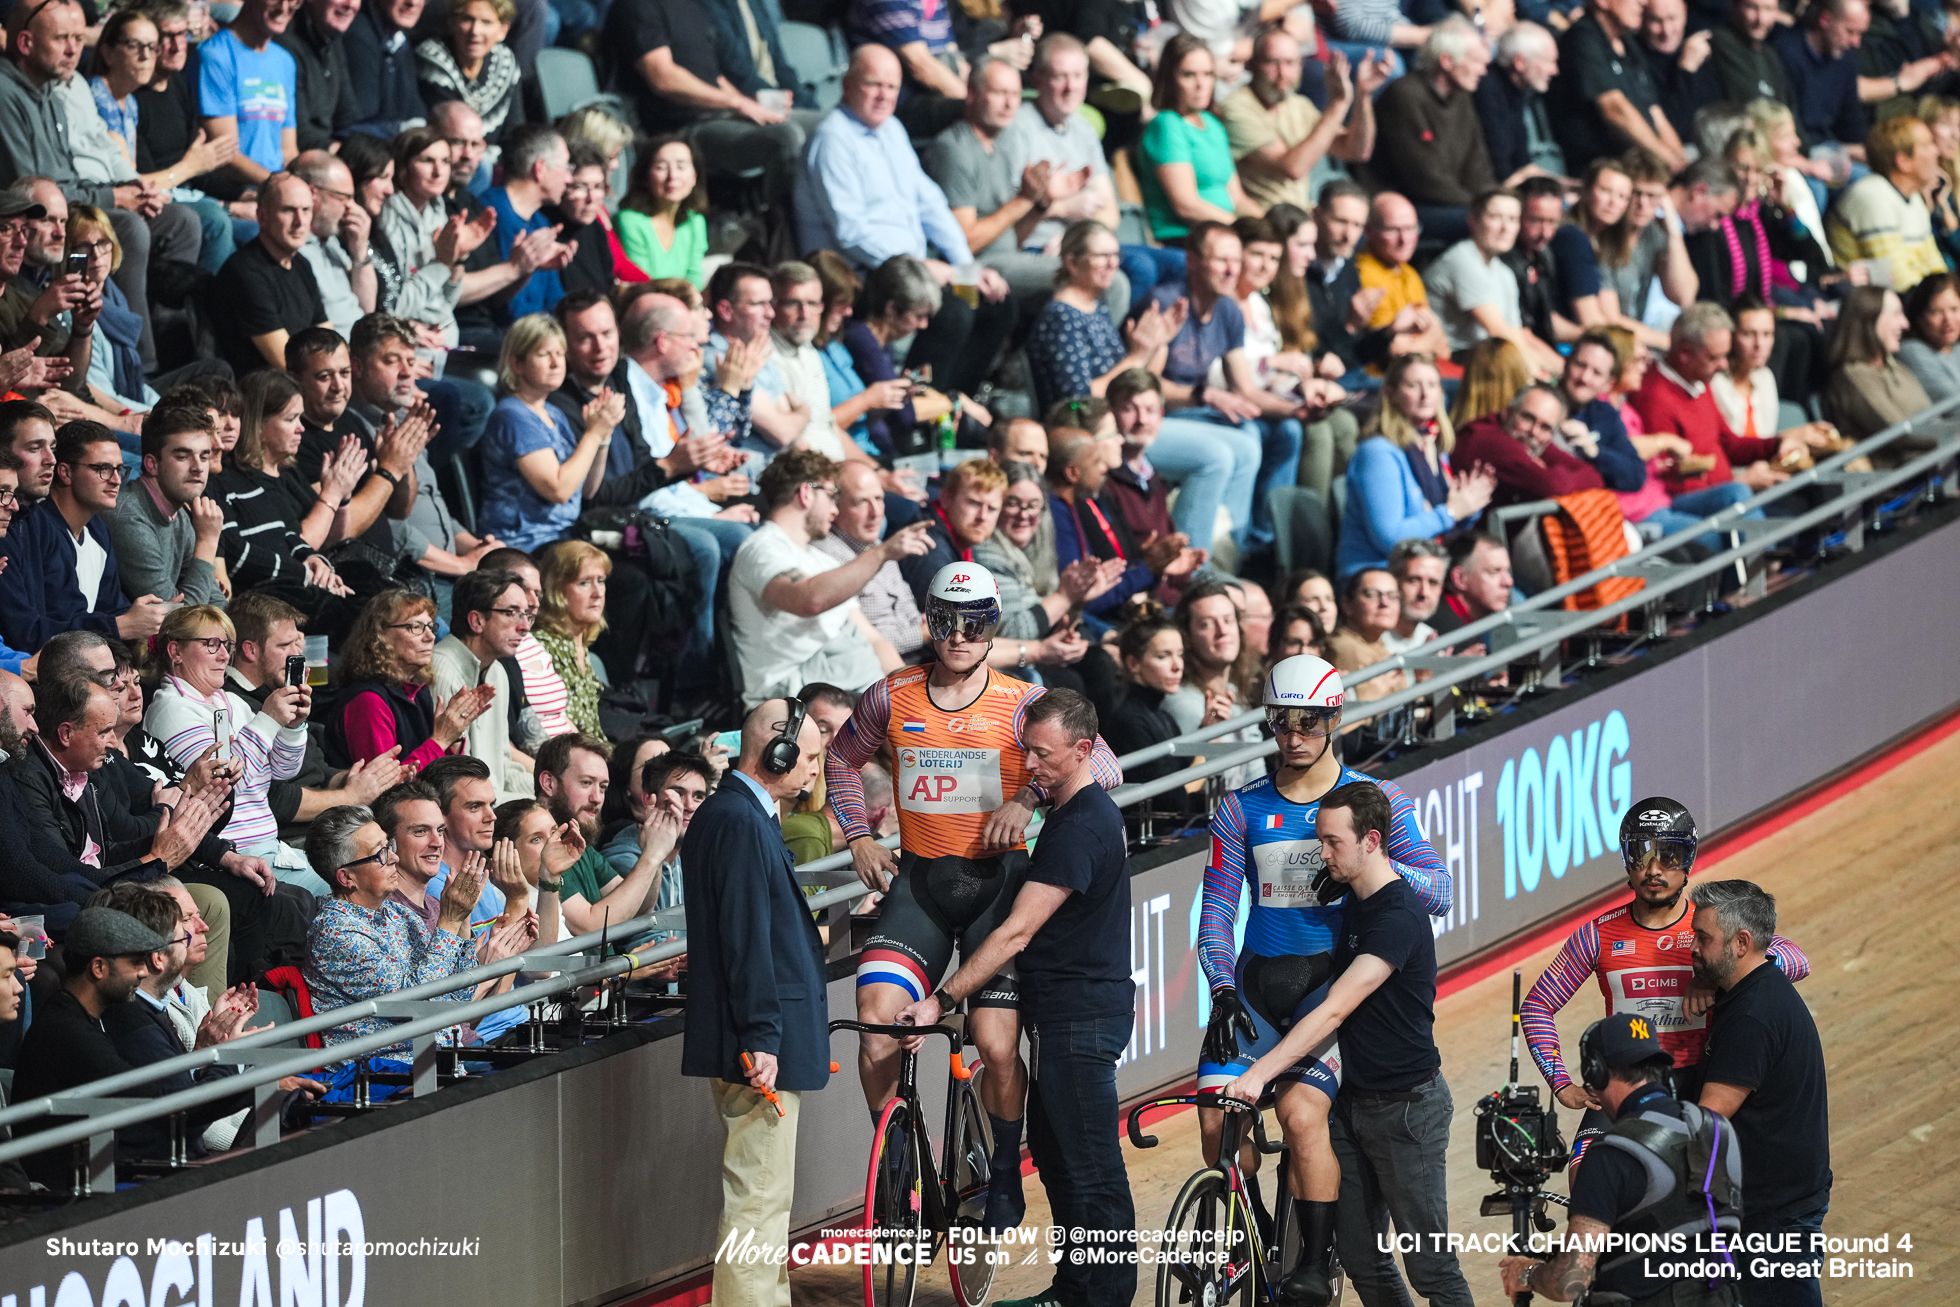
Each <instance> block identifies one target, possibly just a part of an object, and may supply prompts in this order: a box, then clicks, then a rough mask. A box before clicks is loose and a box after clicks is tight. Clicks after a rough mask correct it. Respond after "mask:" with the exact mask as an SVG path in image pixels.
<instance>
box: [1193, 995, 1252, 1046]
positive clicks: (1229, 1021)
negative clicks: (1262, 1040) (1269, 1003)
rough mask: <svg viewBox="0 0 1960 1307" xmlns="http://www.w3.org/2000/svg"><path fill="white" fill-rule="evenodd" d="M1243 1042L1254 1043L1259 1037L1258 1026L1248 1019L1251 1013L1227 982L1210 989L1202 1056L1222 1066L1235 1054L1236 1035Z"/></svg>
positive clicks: (1237, 1043)
mask: <svg viewBox="0 0 1960 1307" xmlns="http://www.w3.org/2000/svg"><path fill="white" fill-rule="evenodd" d="M1239 1035H1243V1036H1244V1037H1245V1042H1246V1043H1247V1044H1248V1045H1250V1044H1255V1043H1257V1042H1258V1040H1259V1027H1258V1026H1257V1025H1256V1024H1254V1022H1253V1020H1252V1013H1251V1012H1250V1011H1249V1010H1247V1008H1246V1005H1245V1004H1244V1003H1243V1002H1241V1001H1240V999H1239V991H1238V990H1237V989H1235V988H1233V987H1232V986H1230V985H1220V986H1219V987H1218V988H1217V989H1214V990H1212V991H1211V1026H1210V1027H1209V1028H1208V1029H1207V1030H1206V1031H1205V1044H1204V1049H1203V1050H1202V1058H1203V1060H1204V1061H1205V1062H1207V1063H1209V1064H1211V1065H1213V1066H1224V1065H1225V1064H1226V1063H1228V1062H1231V1061H1232V1060H1233V1059H1234V1058H1236V1057H1237V1056H1238V1055H1239V1041H1238V1036H1239Z"/></svg>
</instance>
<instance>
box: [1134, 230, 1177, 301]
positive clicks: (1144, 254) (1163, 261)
mask: <svg viewBox="0 0 1960 1307" xmlns="http://www.w3.org/2000/svg"><path fill="white" fill-rule="evenodd" d="M1118 262H1119V263H1120V265H1121V266H1122V269H1123V275H1124V276H1125V277H1128V278H1129V279H1130V304H1131V307H1135V306H1136V305H1139V304H1142V303H1143V301H1144V299H1145V297H1147V296H1148V295H1149V294H1150V292H1151V289H1152V288H1153V287H1156V286H1161V285H1163V284H1164V283H1165V282H1176V281H1183V280H1184V251H1183V250H1179V249H1164V248H1159V247H1158V246H1155V245H1125V246H1123V247H1122V254H1121V255H1120V256H1119V258H1118Z"/></svg>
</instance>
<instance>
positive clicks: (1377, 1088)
mask: <svg viewBox="0 0 1960 1307" xmlns="http://www.w3.org/2000/svg"><path fill="white" fill-rule="evenodd" d="M1393 823H1394V813H1393V811H1392V809H1391V808H1390V806H1389V800H1388V796H1387V795H1386V794H1383V793H1382V791H1381V788H1380V787H1379V786H1377V785H1376V784H1375V783H1374V782H1372V781H1351V782H1349V783H1348V784H1346V785H1343V786H1341V787H1340V788H1339V789H1337V790H1335V791H1334V792H1333V793H1331V794H1329V795H1327V796H1326V797H1325V798H1323V799H1321V801H1320V811H1319V813H1318V815H1317V816H1316V818H1315V821H1314V833H1315V834H1316V835H1317V836H1318V837H1319V839H1320V850H1321V853H1322V854H1323V855H1324V856H1325V858H1326V860H1327V870H1328V871H1329V872H1330V873H1332V875H1333V877H1334V879H1335V880H1338V881H1339V882H1341V884H1343V885H1346V886H1347V887H1348V891H1349V893H1348V903H1347V915H1346V920H1345V922H1344V923H1343V926H1342V929H1341V933H1340V935H1339V937H1338V938H1337V939H1336V941H1335V944H1334V981H1333V984H1332V986H1331V987H1330V988H1329V989H1328V992H1327V997H1326V998H1325V999H1323V1000H1322V1001H1321V1003H1320V1005H1319V1006H1318V1007H1316V1008H1314V1009H1313V1010H1312V1011H1310V1012H1307V1013H1305V1014H1304V1015H1302V1016H1301V1017H1299V1018H1298V1019H1297V1020H1296V1021H1295V1022H1294V1023H1293V1028H1292V1029H1291V1030H1289V1031H1288V1032H1287V1033H1286V1035H1285V1037H1284V1038H1282V1039H1281V1040H1280V1041H1279V1043H1278V1044H1277V1045H1275V1046H1274V1047H1273V1049H1272V1051H1271V1052H1269V1053H1267V1054H1265V1055H1264V1056H1263V1057H1261V1058H1260V1059H1259V1060H1258V1061H1256V1062H1254V1063H1253V1064H1252V1065H1251V1066H1250V1067H1249V1068H1247V1069H1246V1071H1245V1072H1244V1073H1243V1074H1241V1075H1240V1076H1239V1078H1238V1079H1236V1080H1234V1081H1232V1082H1231V1083H1230V1084H1228V1085H1226V1086H1225V1087H1224V1088H1223V1089H1222V1090H1220V1091H1219V1092H1221V1093H1223V1094H1226V1095H1229V1096H1230V1097H1232V1098H1237V1099H1240V1100H1242V1101H1244V1102H1247V1103H1257V1102H1258V1101H1259V1096H1260V1095H1261V1094H1262V1093H1264V1092H1265V1089H1266V1086H1267V1085H1268V1084H1270V1083H1272V1081H1273V1080H1274V1079H1275V1078H1277V1077H1279V1076H1280V1075H1282V1074H1283V1073H1285V1072H1286V1071H1287V1070H1288V1069H1289V1068H1290V1067H1292V1066H1293V1065H1294V1064H1295V1063H1296V1062H1298V1061H1300V1060H1301V1059H1302V1058H1304V1057H1306V1056H1308V1055H1309V1054H1311V1053H1312V1052H1313V1051H1314V1050H1315V1049H1316V1048H1318V1047H1319V1046H1320V1045H1321V1043H1322V1042H1323V1041H1325V1040H1326V1039H1327V1038H1328V1036H1330V1035H1332V1034H1333V1033H1334V1032H1335V1031H1336V1030H1339V1031H1341V1033H1342V1036H1343V1037H1342V1040H1341V1052H1342V1055H1343V1057H1344V1060H1345V1062H1346V1066H1345V1067H1343V1068H1342V1075H1341V1090H1340V1095H1339V1097H1337V1098H1336V1099H1335V1100H1334V1111H1333V1115H1332V1117H1331V1118H1330V1120H1329V1122H1328V1131H1329V1134H1330V1135H1331V1137H1332V1141H1333V1145H1334V1156H1335V1157H1336V1158H1338V1159H1339V1161H1340V1165H1341V1188H1340V1206H1339V1209H1338V1211H1337V1213H1336V1227H1335V1243H1336V1246H1337V1247H1338V1249H1339V1250H1340V1255H1341V1265H1342V1266H1343V1267H1345V1268H1346V1270H1347V1273H1348V1276H1349V1278H1350V1279H1352V1280H1353V1281H1354V1288H1355V1292H1356V1293H1357V1294H1358V1295H1359V1296H1360V1298H1361V1301H1362V1302H1364V1303H1377V1302H1396V1301H1407V1298H1406V1297H1405V1290H1404V1289H1403V1287H1402V1279H1401V1276H1400V1275H1399V1274H1398V1273H1397V1272H1396V1269H1395V1259H1394V1257H1393V1256H1392V1255H1391V1254H1389V1253H1387V1252H1383V1251H1381V1245H1380V1244H1379V1243H1378V1242H1377V1239H1378V1237H1379V1236H1381V1235H1385V1234H1387V1233H1388V1223H1389V1221H1390V1219H1391V1218H1392V1219H1393V1220H1394V1222H1395V1228H1396V1230H1397V1231H1398V1232H1401V1233H1404V1234H1412V1235H1416V1236H1418V1238H1419V1239H1420V1240H1421V1243H1422V1249H1421V1250H1420V1251H1415V1252H1410V1253H1407V1254H1405V1260H1406V1263H1407V1265H1408V1268H1409V1282H1410V1284H1412V1285H1413V1286H1414V1287H1415V1291H1416V1292H1417V1293H1419V1294H1421V1295H1422V1296H1423V1297H1424V1298H1426V1299H1428V1300H1429V1301H1430V1302H1432V1303H1439V1304H1440V1303H1448V1304H1451V1307H1471V1303H1472V1301H1473V1300H1472V1298H1471V1296H1470V1286H1469V1285H1468V1284H1467V1283H1465V1282H1464V1279H1463V1271H1462V1270H1461V1268H1460V1267H1459V1266H1458V1265H1457V1259H1456V1254H1455V1253H1454V1252H1450V1251H1447V1250H1446V1249H1438V1248H1436V1247H1435V1246H1434V1245H1433V1243H1432V1241H1431V1239H1430V1236H1431V1235H1432V1234H1443V1233H1445V1232H1447V1231H1448V1230H1449V1228H1450V1224H1449V1195H1448V1177H1447V1171H1446V1168H1445V1166H1444V1160H1443V1159H1444V1154H1445V1152H1446V1151H1447V1150H1448V1148H1449V1142H1450V1117H1451V1115H1452V1114H1453V1107H1452V1104H1451V1101H1450V1087H1449V1085H1448V1084H1447V1083H1446V1082H1445V1081H1444V1080H1443V1077H1442V1074H1441V1068H1442V1065H1443V1056H1442V1053H1441V1052H1440V1051H1439V1050H1438V1049H1437V1047H1436V1033H1435V1026H1436V937H1435V934H1434V932H1433V931H1432V930H1431V929H1430V926H1429V916H1428V914H1427V913H1426V912H1424V911H1423V908H1422V903H1421V901H1420V900H1419V899H1418V898H1417V897H1416V892H1415V890H1414V888H1412V887H1411V886H1410V884H1409V883H1408V881H1406V880H1404V879H1403V878H1402V876H1401V874H1400V873H1398V872H1397V871H1396V868H1395V864H1394V863H1393V862H1392V861H1390V859H1389V856H1388V853H1387V851H1386V850H1385V849H1384V848H1383V847H1382V846H1383V843H1384V841H1386V840H1387V838H1388V832H1389V829H1390V827H1391V826H1392V825H1393ZM1303 1269H1304V1268H1303ZM1289 1283H1291V1281H1289ZM1302 1287H1304V1281H1303V1282H1302ZM1286 1297H1287V1298H1288V1300H1289V1301H1299V1300H1300V1297H1301V1295H1296V1294H1293V1293H1289V1294H1287V1295H1286ZM1320 1301H1321V1302H1323V1303H1324V1302H1325V1301H1326V1298H1325V1297H1324V1296H1323V1297H1321V1298H1320Z"/></svg>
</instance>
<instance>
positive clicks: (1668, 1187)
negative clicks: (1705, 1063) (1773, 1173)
mask: <svg viewBox="0 0 1960 1307" xmlns="http://www.w3.org/2000/svg"><path fill="white" fill-rule="evenodd" d="M1593 1147H1595V1148H1612V1149H1616V1150H1618V1151H1620V1152H1623V1153H1626V1154H1627V1155H1628V1156H1630V1157H1632V1158H1633V1159H1634V1160H1635V1161H1637V1162H1639V1163H1640V1166H1641V1169H1642V1170H1644V1171H1645V1172H1646V1174H1647V1190H1646V1193H1645V1194H1643V1195H1642V1196H1641V1200H1640V1202H1639V1204H1638V1205H1637V1206H1635V1207H1634V1209H1633V1210H1632V1211H1629V1212H1623V1213H1621V1215H1620V1219H1619V1220H1617V1221H1615V1222H1614V1223H1613V1233H1614V1234H1632V1235H1643V1234H1650V1235H1667V1234H1681V1235H1685V1236H1687V1240H1688V1248H1687V1250H1686V1251H1684V1252H1681V1253H1673V1252H1668V1251H1664V1250H1663V1251H1652V1250H1649V1251H1633V1252H1627V1253H1617V1254H1614V1255H1612V1256H1609V1257H1605V1258H1602V1259H1601V1261H1600V1263H1599V1271H1598V1274H1597V1275H1596V1276H1595V1277H1594V1279H1593V1285H1592V1294H1591V1297H1590V1298H1589V1301H1591V1302H1594V1303H1599V1304H1601V1305H1602V1307H1611V1305H1612V1304H1615V1303H1619V1304H1631V1307H1691V1305H1692V1307H1724V1305H1726V1304H1733V1303H1735V1302H1737V1301H1738V1299H1737V1296H1736V1290H1735V1282H1734V1281H1733V1280H1730V1279H1721V1280H1718V1281H1716V1282H1714V1283H1713V1284H1710V1283H1708V1282H1706V1281H1703V1280H1699V1279H1694V1280H1689V1279H1675V1280H1669V1281H1658V1280H1655V1279H1650V1278H1649V1277H1648V1276H1647V1275H1646V1274H1645V1273H1644V1269H1643V1268H1644V1264H1645V1263H1646V1262H1648V1261H1652V1262H1656V1263H1659V1262H1690V1261H1706V1262H1719V1261H1721V1260H1722V1254H1721V1253H1719V1252H1710V1251H1707V1250H1706V1249H1707V1244H1708V1236H1709V1234H1710V1232H1711V1231H1720V1232H1721V1233H1722V1234H1724V1235H1733V1234H1735V1232H1736V1231H1737V1230H1739V1229H1741V1227H1742V1148H1741V1145H1740V1144H1739V1143H1737V1141H1736V1135H1735V1127H1734V1126H1732V1125H1730V1124H1729V1122H1728V1119H1727V1118H1726V1117H1723V1116H1721V1115H1719V1114H1717V1113H1714V1112H1710V1111H1708V1110H1707V1109H1705V1108H1702V1107H1699V1106H1697V1105H1695V1104H1693V1103H1682V1102H1677V1101H1676V1100H1675V1099H1673V1098H1670V1097H1666V1096H1664V1095H1659V1094H1654V1095H1650V1096H1648V1097H1647V1098H1646V1099H1645V1100H1644V1101H1643V1102H1641V1103H1640V1104H1639V1110H1638V1111H1636V1112H1635V1113H1633V1114H1632V1115H1631V1116H1626V1117H1622V1118H1621V1119H1620V1120H1618V1121H1615V1122H1614V1123H1613V1128H1612V1129H1610V1130H1608V1131H1607V1132H1606V1134H1605V1135H1604V1136H1602V1137H1601V1138H1600V1139H1599V1141H1598V1142H1597V1143H1595V1144H1594V1145H1593ZM1711 1163H1712V1165H1711ZM1711 1204H1712V1210H1713V1220H1712V1221H1711V1220H1710V1211H1711ZM1697 1240H1699V1241H1700V1244H1701V1250H1699V1251H1698V1250H1697V1249H1696V1241H1697ZM1734 1255H1736V1256H1740V1255H1741V1254H1734Z"/></svg>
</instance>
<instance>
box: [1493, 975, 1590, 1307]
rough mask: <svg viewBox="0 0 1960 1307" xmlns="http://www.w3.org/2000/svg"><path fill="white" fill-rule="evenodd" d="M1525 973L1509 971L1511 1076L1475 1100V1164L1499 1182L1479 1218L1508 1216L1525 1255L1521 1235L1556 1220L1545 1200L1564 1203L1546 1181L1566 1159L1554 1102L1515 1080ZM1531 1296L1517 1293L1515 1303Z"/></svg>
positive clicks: (1551, 1225)
mask: <svg viewBox="0 0 1960 1307" xmlns="http://www.w3.org/2000/svg"><path fill="white" fill-rule="evenodd" d="M1523 995H1524V973H1523V972H1521V971H1513V972H1512V973H1511V1078H1510V1080H1509V1082H1508V1083H1506V1084H1505V1085H1503V1086H1502V1087H1501V1088H1498V1089H1496V1090H1493V1091H1492V1092H1491V1093H1489V1094H1486V1095H1485V1096H1484V1097H1483V1098H1480V1099H1478V1100H1477V1165H1478V1167H1480V1168H1481V1169H1483V1170H1485V1171H1488V1172H1490V1178H1491V1179H1492V1180H1495V1181H1496V1182H1497V1183H1498V1184H1499V1185H1501V1186H1502V1188H1500V1189H1499V1190H1498V1191H1497V1192H1496V1193H1494V1194H1491V1195H1489V1196H1488V1197H1486V1198H1485V1199H1484V1201H1483V1205H1482V1206H1481V1207H1480V1208H1479V1209H1478V1212H1479V1214H1480V1215H1483V1216H1509V1217H1510V1218H1511V1235H1512V1238H1513V1239H1514V1240H1515V1241H1516V1250H1517V1251H1518V1252H1521V1253H1527V1254H1529V1253H1530V1248H1529V1245H1528V1243H1527V1241H1526V1235H1527V1234H1528V1233H1529V1227H1530V1226H1533V1225H1535V1226H1536V1227H1537V1228H1538V1229H1539V1230H1540V1231H1542V1232H1544V1233H1550V1232H1551V1231H1552V1230H1555V1229H1557V1228H1558V1223H1557V1222H1556V1221H1554V1220H1553V1219H1552V1218H1551V1217H1549V1216H1547V1215H1546V1214H1545V1204H1546V1203H1558V1204H1561V1205H1564V1204H1565V1202H1566V1200H1565V1199H1564V1198H1562V1197H1560V1196H1559V1195H1558V1194H1548V1193H1546V1192H1545V1182H1546V1181H1547V1180H1549V1179H1551V1178H1552V1176H1553V1174H1554V1173H1556V1172H1559V1171H1563V1170H1564V1169H1565V1164H1566V1162H1567V1161H1568V1160H1570V1159H1569V1156H1568V1154H1567V1153H1566V1148H1565V1139H1564V1138H1563V1136H1561V1135H1560V1134H1559V1132H1558V1106H1557V1104H1556V1103H1541V1102H1540V1101H1539V1097H1538V1086H1537V1085H1521V1084H1519V1083H1518V1038H1519V1034H1520V1032H1521V1031H1522V1028H1523ZM1530 1301H1531V1295H1530V1294H1528V1293H1521V1294H1519V1295H1518V1296H1517V1305H1518V1307H1524V1304H1526V1303H1528V1302H1530Z"/></svg>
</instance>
